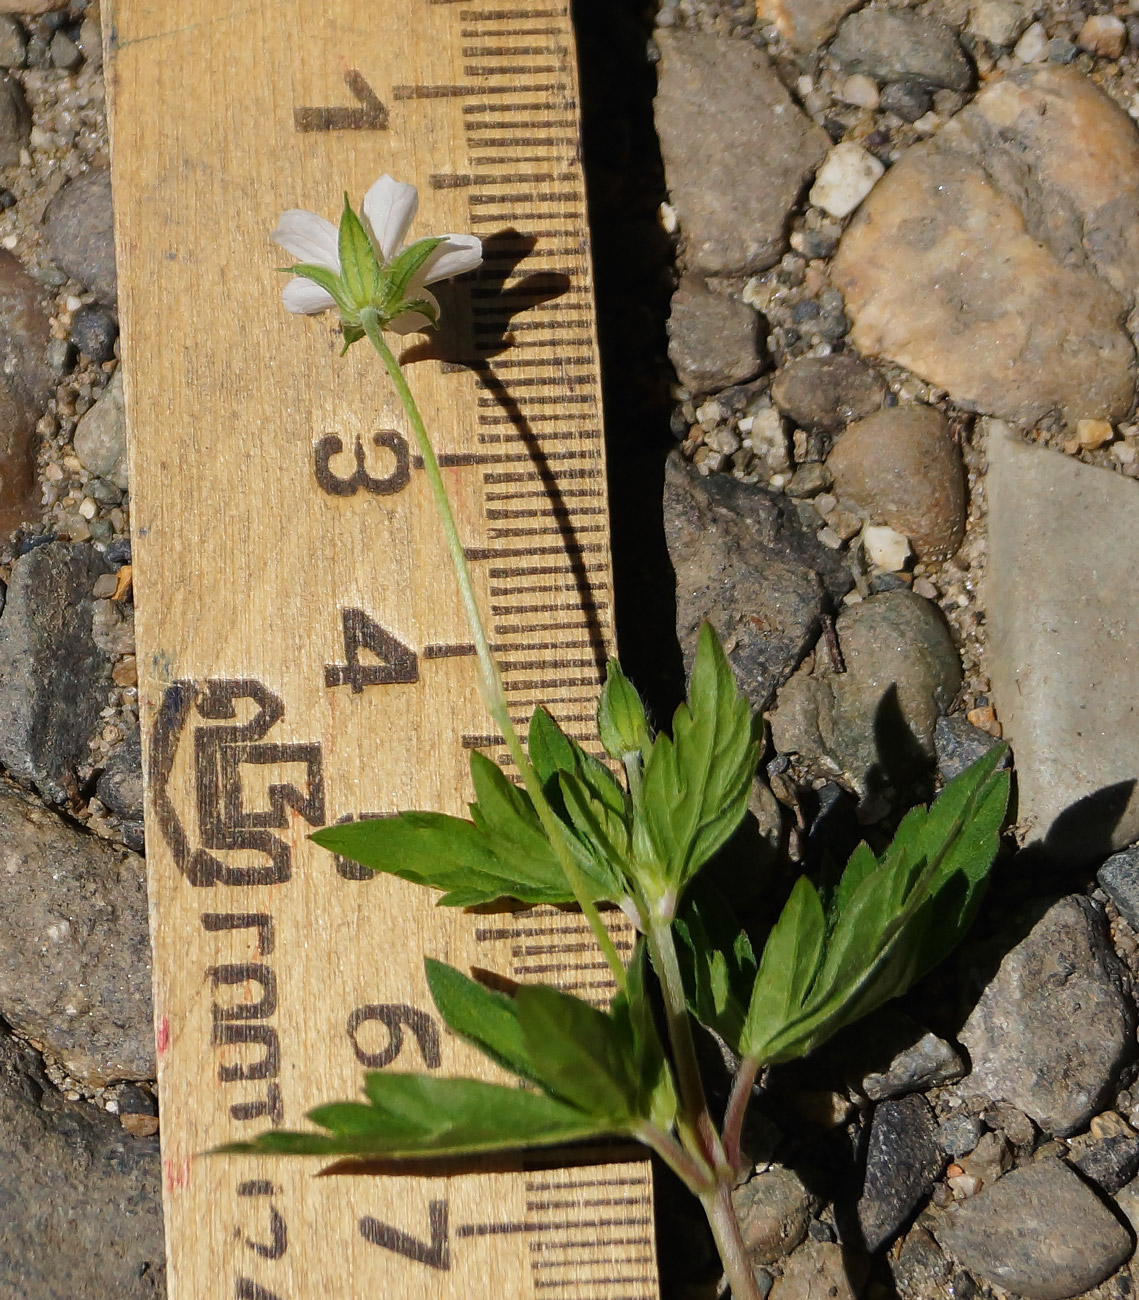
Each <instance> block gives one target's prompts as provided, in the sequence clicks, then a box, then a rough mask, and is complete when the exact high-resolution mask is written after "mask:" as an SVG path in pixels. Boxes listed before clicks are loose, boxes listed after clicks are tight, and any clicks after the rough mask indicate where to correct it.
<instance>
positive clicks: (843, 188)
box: [810, 140, 886, 217]
mask: <svg viewBox="0 0 1139 1300" xmlns="http://www.w3.org/2000/svg"><path fill="white" fill-rule="evenodd" d="M885 170H886V169H885V167H883V165H882V164H881V163H880V162H879V161H878V159H877V158H875V157H874V155H873V154H870V153H867V152H866V150H865V149H863V148H861V147H860V146H858V145H856V144H855V143H854V142H853V141H852V140H844V141H843V143H842V144H836V145H835V147H834V148H833V149H832V150H831V151H830V153H829V154H827V156H826V158H825V159H824V160H823V165H822V166H821V167H820V168H819V171H818V174H817V176H816V177H815V183H814V185H812V186H811V194H810V199H811V202H812V203H813V204H815V206H816V207H819V208H822V209H823V211H824V212H827V213H829V214H830V215H831V216H832V217H846V216H849V215H850V213H852V212H853V211H854V209H855V208H856V207H858V205H859V204H860V203H861V202H862V200H863V199H864V198H865V197H866V196H867V195H868V194H869V193H870V191H871V190H872V189H873V188H874V186H875V185H876V184H877V182H878V178H879V177H880V176H881V175H882V173H883V172H884V171H885Z"/></svg>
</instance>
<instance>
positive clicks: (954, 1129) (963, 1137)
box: [937, 1111, 984, 1160]
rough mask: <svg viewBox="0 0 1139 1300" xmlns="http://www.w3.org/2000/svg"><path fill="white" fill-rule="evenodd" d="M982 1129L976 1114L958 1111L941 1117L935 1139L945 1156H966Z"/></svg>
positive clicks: (975, 1143)
mask: <svg viewBox="0 0 1139 1300" xmlns="http://www.w3.org/2000/svg"><path fill="white" fill-rule="evenodd" d="M983 1131H984V1129H983V1127H982V1124H981V1121H980V1120H979V1119H978V1118H977V1116H976V1115H970V1114H967V1113H966V1112H964V1111H959V1112H958V1113H957V1114H956V1115H950V1116H949V1117H948V1118H947V1119H943V1120H942V1121H941V1123H940V1124H939V1125H938V1126H937V1141H938V1144H939V1145H940V1146H941V1149H942V1150H943V1151H944V1152H945V1154H946V1155H947V1156H952V1157H953V1159H954V1160H958V1159H960V1158H961V1157H962V1156H967V1155H968V1154H969V1152H970V1151H972V1150H973V1148H974V1147H975V1146H976V1145H977V1143H978V1142H980V1140H981V1134H982V1132H983Z"/></svg>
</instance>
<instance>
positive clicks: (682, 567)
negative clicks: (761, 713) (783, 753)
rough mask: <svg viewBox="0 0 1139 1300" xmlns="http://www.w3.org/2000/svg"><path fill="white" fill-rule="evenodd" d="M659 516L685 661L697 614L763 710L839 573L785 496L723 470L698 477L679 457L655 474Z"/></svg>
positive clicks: (806, 640) (843, 577) (808, 636)
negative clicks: (660, 478)
mask: <svg viewBox="0 0 1139 1300" xmlns="http://www.w3.org/2000/svg"><path fill="white" fill-rule="evenodd" d="M664 521H665V538H666V540H667V542H668V549H669V555H670V557H671V559H672V565H673V569H674V570H675V572H676V620H677V635H678V636H679V638H680V644H681V648H682V650H683V651H684V655H685V659H686V661H687V662H688V663H689V664H691V662H692V656H693V654H694V653H695V649H696V639H697V636H698V634H699V630H700V625H701V623H703V622H704V620H705V619H707V620H708V621H709V622H711V624H712V625H713V627H715V629H716V630H717V632H718V633H719V634H720V638H721V640H722V642H723V644H724V649H725V651H726V652H727V655H728V659H729V661H730V663H731V665H732V667H733V668H734V670H735V672H736V676H737V678H738V679H739V682H740V686H741V687H742V688H743V690H744V691H745V692H746V693H747V695H748V697H749V698H750V699H751V701H752V703H753V704H754V705H755V706H756V707H757V708H763V707H765V706H766V705H767V704H768V703H769V702H770V700H771V697H772V695H773V693H774V691H775V689H776V687H777V686H778V685H779V684H780V683H781V682H783V681H785V680H786V678H787V677H788V675H789V674H790V673H791V672H792V671H793V669H794V668H795V665H796V664H797V663H798V662H799V661H800V659H802V657H803V655H804V654H806V652H807V650H808V649H809V648H810V646H811V644H812V642H813V641H814V639H815V637H816V636H817V635H818V631H819V626H820V622H819V620H820V616H821V614H822V611H823V608H824V604H825V603H826V598H827V595H828V593H829V594H830V596H831V597H832V598H837V597H838V596H841V594H842V593H843V592H844V591H846V590H849V587H850V585H851V584H852V579H851V578H850V575H849V572H848V571H847V570H846V569H845V568H844V567H843V566H842V565H841V563H840V562H839V561H837V560H836V558H835V556H834V554H833V552H830V551H827V550H826V549H825V548H824V547H822V546H820V545H819V543H818V542H817V541H816V540H815V538H814V537H813V536H811V535H810V534H809V533H808V532H806V531H805V530H804V529H803V528H802V526H801V525H800V523H799V521H798V519H797V517H796V516H795V515H794V512H793V510H791V509H789V508H788V507H787V505H786V504H785V503H782V502H781V501H780V500H779V499H777V498H775V497H773V496H771V495H769V494H768V493H766V492H764V491H763V490H762V489H759V488H753V487H747V486H746V485H744V484H742V483H739V482H737V481H736V480H735V479H730V478H727V477H726V476H722V475H716V476H713V477H711V478H708V479H703V478H701V477H700V475H699V474H698V473H697V472H696V471H695V470H694V469H692V468H691V467H690V466H688V465H687V464H686V463H685V462H684V461H683V460H682V459H681V458H680V457H679V456H674V457H673V458H672V459H671V460H670V461H669V464H668V468H667V471H666V475H665V505H664Z"/></svg>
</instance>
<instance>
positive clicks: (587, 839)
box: [558, 772, 629, 892]
mask: <svg viewBox="0 0 1139 1300" xmlns="http://www.w3.org/2000/svg"><path fill="white" fill-rule="evenodd" d="M558 786H559V788H560V790H561V795H562V803H563V806H564V807H565V810H566V815H567V816H568V817H569V819H570V821H571V822H572V823H573V827H574V829H575V830H576V831H577V833H578V836H579V838H580V839H581V840H582V841H583V842H584V843H585V844H586V845H588V846H589V848H591V849H592V850H593V852H594V855H595V857H596V858H597V861H598V865H599V867H602V866H610V867H613V868H616V869H620V868H621V867H622V866H623V864H624V863H625V862H627V860H628V857H629V822H628V811H627V810H626V808H625V804H624V800H622V801H621V802H620V804H619V805H618V806H617V807H616V808H614V807H613V805H612V804H611V803H606V802H605V800H604V798H599V797H598V795H597V792H596V790H595V788H592V787H590V786H589V785H588V784H587V783H586V782H585V781H584V780H583V779H582V778H581V777H578V776H576V775H574V774H573V773H572V772H561V773H559V775H558ZM616 879H617V878H616V876H614V887H615V892H616V890H617V889H618V888H619V886H617V885H616Z"/></svg>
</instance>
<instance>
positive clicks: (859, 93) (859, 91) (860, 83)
mask: <svg viewBox="0 0 1139 1300" xmlns="http://www.w3.org/2000/svg"><path fill="white" fill-rule="evenodd" d="M838 97H839V99H841V100H842V101H843V102H844V103H847V104H853V105H854V106H855V107H856V108H877V107H878V104H879V102H880V101H881V96H880V95H879V93H878V83H877V82H876V81H875V80H874V78H873V77H867V76H864V75H863V74H862V73H861V72H855V73H853V74H852V75H851V76H849V77H847V78H846V80H845V81H844V82H843V83H842V85H841V86H840V87H839V92H838Z"/></svg>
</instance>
